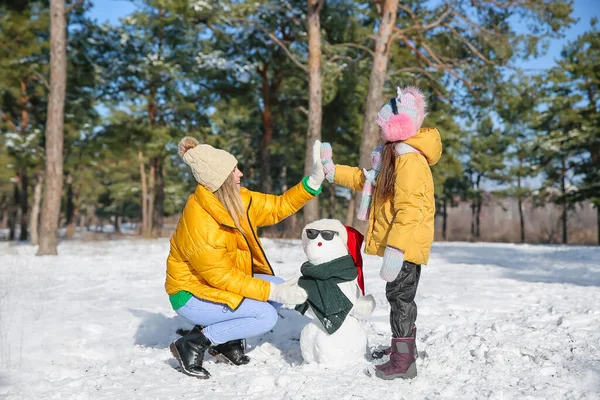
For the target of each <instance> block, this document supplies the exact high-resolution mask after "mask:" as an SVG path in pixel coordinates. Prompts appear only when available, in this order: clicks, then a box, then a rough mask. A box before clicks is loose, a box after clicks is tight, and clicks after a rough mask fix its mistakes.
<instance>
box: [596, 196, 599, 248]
mask: <svg viewBox="0 0 600 400" xmlns="http://www.w3.org/2000/svg"><path fill="white" fill-rule="evenodd" d="M596 228H597V229H598V246H600V204H598V205H596Z"/></svg>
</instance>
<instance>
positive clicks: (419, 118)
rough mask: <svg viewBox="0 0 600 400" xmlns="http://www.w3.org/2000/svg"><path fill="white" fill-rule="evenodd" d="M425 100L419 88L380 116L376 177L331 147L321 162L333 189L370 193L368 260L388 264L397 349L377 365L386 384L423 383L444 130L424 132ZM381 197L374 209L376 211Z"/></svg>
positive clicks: (366, 198)
mask: <svg viewBox="0 0 600 400" xmlns="http://www.w3.org/2000/svg"><path fill="white" fill-rule="evenodd" d="M425 108H426V104H425V98H424V97H423V94H422V93H421V92H420V91H419V90H418V89H416V88H406V89H404V90H402V89H398V96H397V97H396V98H393V99H390V101H389V103H386V104H384V106H383V107H382V108H381V110H380V111H379V113H378V114H377V124H378V125H379V126H380V127H381V132H380V133H381V139H382V140H383V141H384V142H385V144H384V145H383V146H378V147H377V148H375V150H374V151H373V152H372V153H371V163H372V167H373V168H372V169H371V170H370V171H363V170H361V169H360V168H356V167H348V166H345V165H336V164H334V162H333V160H332V150H331V145H329V143H323V145H322V151H321V157H322V162H323V164H324V169H325V176H326V178H327V179H328V180H329V181H330V182H334V183H336V184H338V185H343V186H346V187H349V188H351V189H354V190H362V195H363V196H362V200H361V204H360V209H359V212H358V218H359V219H363V220H368V221H369V228H368V231H367V235H366V236H367V237H366V240H365V242H366V245H365V253H367V254H376V255H378V256H380V257H383V260H382V267H381V270H380V272H379V275H380V276H381V278H382V279H383V280H385V281H386V282H387V284H386V288H385V293H386V298H387V300H388V302H389V303H390V308H391V311H390V327H391V330H392V342H391V346H390V348H388V349H387V350H386V351H384V352H375V353H373V357H374V358H381V357H383V355H384V354H389V355H390V359H389V361H388V362H386V363H384V364H381V365H377V367H376V375H377V376H378V377H380V378H382V379H396V378H402V379H406V378H414V377H415V376H416V375H417V366H416V345H415V337H416V333H417V327H416V326H415V321H416V319H417V305H416V303H415V295H416V293H417V286H418V284H419V278H420V276H421V265H422V264H427V262H428V260H429V251H430V249H431V245H432V243H433V230H434V229H433V224H434V216H435V200H434V196H433V188H434V185H433V178H432V175H431V169H430V166H432V165H434V164H436V163H437V162H438V160H439V159H440V157H441V155H442V142H441V139H440V134H439V132H438V131H437V129H433V128H422V129H421V125H422V124H423V119H424V118H425V115H426V114H425ZM371 197H373V204H371Z"/></svg>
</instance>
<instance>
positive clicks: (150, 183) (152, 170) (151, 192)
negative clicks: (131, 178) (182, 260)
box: [145, 159, 156, 238]
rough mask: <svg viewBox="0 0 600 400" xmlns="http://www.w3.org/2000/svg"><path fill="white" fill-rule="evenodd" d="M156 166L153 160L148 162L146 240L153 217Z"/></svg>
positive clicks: (149, 233) (150, 230)
mask: <svg viewBox="0 0 600 400" xmlns="http://www.w3.org/2000/svg"><path fill="white" fill-rule="evenodd" d="M155 171H156V165H155V164H154V163H153V160H152V159H151V160H150V172H149V173H148V234H147V236H145V237H147V238H151V237H152V231H153V228H154V227H153V225H152V218H153V215H154V200H155V199H154V195H155V189H156V172H155Z"/></svg>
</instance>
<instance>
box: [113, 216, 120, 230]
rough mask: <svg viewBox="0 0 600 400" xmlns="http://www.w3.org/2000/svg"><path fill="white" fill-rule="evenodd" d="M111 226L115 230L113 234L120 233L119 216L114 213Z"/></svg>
mask: <svg viewBox="0 0 600 400" xmlns="http://www.w3.org/2000/svg"><path fill="white" fill-rule="evenodd" d="M113 228H114V230H115V234H119V233H121V227H120V226H119V216H118V215H117V214H115V216H114V219H113Z"/></svg>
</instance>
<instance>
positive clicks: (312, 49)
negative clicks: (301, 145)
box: [304, 0, 332, 224]
mask: <svg viewBox="0 0 600 400" xmlns="http://www.w3.org/2000/svg"><path fill="white" fill-rule="evenodd" d="M323 1H324V0H308V130H307V131H306V154H305V157H304V175H310V172H311V170H312V163H313V162H312V147H313V143H314V142H315V140H320V139H321V125H322V122H323V92H322V90H321V86H322V84H321V81H322V79H323V75H322V72H321V15H320V14H321V7H322V5H323ZM330 186H332V185H330ZM317 219H319V199H318V197H316V198H314V199H313V200H311V201H310V202H309V203H308V204H306V205H305V206H304V223H305V224H308V223H310V222H312V221H315V220H317Z"/></svg>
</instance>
